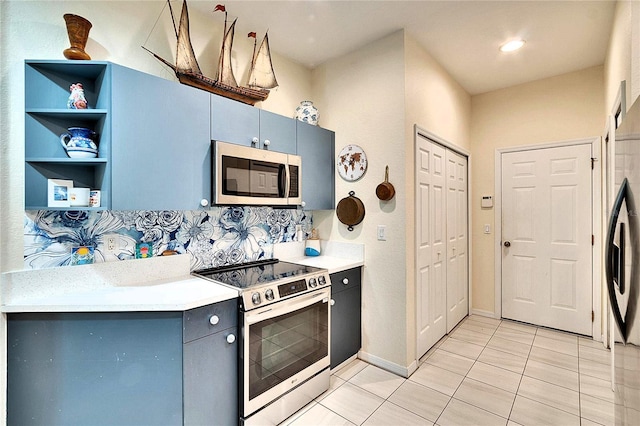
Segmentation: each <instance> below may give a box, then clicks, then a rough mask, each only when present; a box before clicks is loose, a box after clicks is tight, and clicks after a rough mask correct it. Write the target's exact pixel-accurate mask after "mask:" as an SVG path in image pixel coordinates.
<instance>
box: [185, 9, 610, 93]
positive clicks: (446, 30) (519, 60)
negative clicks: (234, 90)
mask: <svg viewBox="0 0 640 426" xmlns="http://www.w3.org/2000/svg"><path fill="white" fill-rule="evenodd" d="M218 1H219V2H220V3H223V4H225V5H226V9H227V12H228V13H229V17H230V18H234V17H238V23H237V24H236V34H242V33H245V32H246V33H248V32H249V31H256V32H257V33H258V34H261V33H262V32H264V31H266V30H267V29H268V30H269V42H270V46H271V50H272V51H273V52H277V53H278V54H280V55H283V56H285V57H287V58H289V59H291V60H293V61H296V62H299V63H301V64H303V65H305V66H308V67H310V68H313V67H315V66H318V65H319V64H322V63H323V62H325V61H327V60H329V59H331V58H334V57H337V56H340V55H343V54H345V53H349V52H352V51H354V50H357V49H358V48H359V47H361V46H364V45H366V44H368V43H370V42H372V41H374V40H376V39H379V38H382V37H384V36H386V35H388V34H391V33H393V32H395V31H397V30H399V29H402V28H404V29H405V30H406V31H407V32H408V33H409V34H410V35H411V36H412V37H414V38H415V39H416V40H417V41H418V42H419V43H420V44H421V45H422V46H423V47H424V49H425V50H426V51H427V52H429V53H430V54H431V55H432V56H433V57H434V58H435V59H436V61H438V62H439V63H440V64H441V65H442V66H443V67H444V68H445V69H446V70H447V71H448V72H449V74H451V76H452V77H453V78H454V79H455V80H456V81H458V82H459V83H460V84H461V85H462V86H463V87H464V88H465V89H466V90H467V92H469V93H470V94H472V95H475V94H479V93H484V92H488V91H492V90H496V89H500V88H504V87H509V86H513V85H516V84H520V83H524V82H528V81H533V80H538V79H541V78H546V77H551V76H555V75H560V74H564V73H567V72H572V71H576V70H580V69H584V68H588V67H592V66H596V65H601V64H603V63H604V59H605V54H606V49H607V45H608V42H609V37H610V32H611V26H612V22H613V16H614V11H615V1H612V0H607V1H542V0H537V1H506V0H505V1H482V0H479V1H462V0H459V1H458V0H449V1H434V0H422V1H340V0H339V1H327V0H296V1H270V0H262V1H244V0H227V1H224V0H218ZM188 4H189V8H190V12H191V13H192V14H193V13H205V14H211V12H212V10H213V8H214V6H215V4H216V0H207V1H201V0H189V1H188ZM212 22H213V21H212ZM515 37H521V38H523V39H525V40H526V41H527V43H526V45H525V47H524V48H523V49H521V50H520V51H519V52H516V53H511V54H504V53H501V52H499V51H498V47H499V46H500V44H502V43H503V42H504V41H506V40H507V39H510V38H515ZM276 72H277V70H276Z"/></svg>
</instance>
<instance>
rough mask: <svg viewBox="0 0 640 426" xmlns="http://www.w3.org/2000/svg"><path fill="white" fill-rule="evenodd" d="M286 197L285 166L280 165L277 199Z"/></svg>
mask: <svg viewBox="0 0 640 426" xmlns="http://www.w3.org/2000/svg"><path fill="white" fill-rule="evenodd" d="M286 196H287V165H286V164H280V165H279V166H278V198H285V197H286Z"/></svg>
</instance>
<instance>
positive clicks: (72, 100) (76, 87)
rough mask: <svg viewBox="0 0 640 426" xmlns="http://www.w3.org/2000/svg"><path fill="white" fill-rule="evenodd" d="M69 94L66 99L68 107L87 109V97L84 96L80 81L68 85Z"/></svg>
mask: <svg viewBox="0 0 640 426" xmlns="http://www.w3.org/2000/svg"><path fill="white" fill-rule="evenodd" d="M69 90H70V91H71V94H70V95H69V100H67V108H68V109H87V98H85V97H84V88H83V87H82V83H76V84H72V85H71V86H70V87H69Z"/></svg>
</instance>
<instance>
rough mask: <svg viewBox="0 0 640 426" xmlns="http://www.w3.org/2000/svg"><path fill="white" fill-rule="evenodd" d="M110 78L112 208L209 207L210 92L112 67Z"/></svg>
mask: <svg viewBox="0 0 640 426" xmlns="http://www.w3.org/2000/svg"><path fill="white" fill-rule="evenodd" d="M112 79H113V95H112V123H113V136H112V151H113V152H112V158H113V161H112V163H113V164H112V176H113V177H112V190H113V196H112V197H113V202H112V208H113V209H114V210H195V209H197V208H198V207H200V205H201V201H202V200H203V199H204V200H206V201H207V203H209V202H210V201H211V142H210V138H209V128H208V123H209V117H210V103H209V93H207V92H205V91H202V90H199V89H195V88H192V87H189V86H185V85H182V84H178V83H176V82H173V81H169V80H165V79H162V78H159V77H155V76H152V75H149V74H145V73H141V72H139V71H135V70H132V69H129V68H125V67H122V66H118V65H115V64H113V65H112Z"/></svg>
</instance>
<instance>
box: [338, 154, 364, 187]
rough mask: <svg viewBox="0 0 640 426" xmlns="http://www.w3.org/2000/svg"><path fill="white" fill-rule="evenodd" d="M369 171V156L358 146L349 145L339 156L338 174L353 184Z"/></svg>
mask: <svg viewBox="0 0 640 426" xmlns="http://www.w3.org/2000/svg"><path fill="white" fill-rule="evenodd" d="M366 171H367V155H366V154H365V153H364V150H363V149H362V148H360V147H359V146H358V145H347V146H345V147H344V148H342V151H340V154H338V174H339V175H340V177H342V179H344V180H346V181H349V182H353V181H356V180H358V179H360V178H361V177H362V175H364V173H365V172H366Z"/></svg>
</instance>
